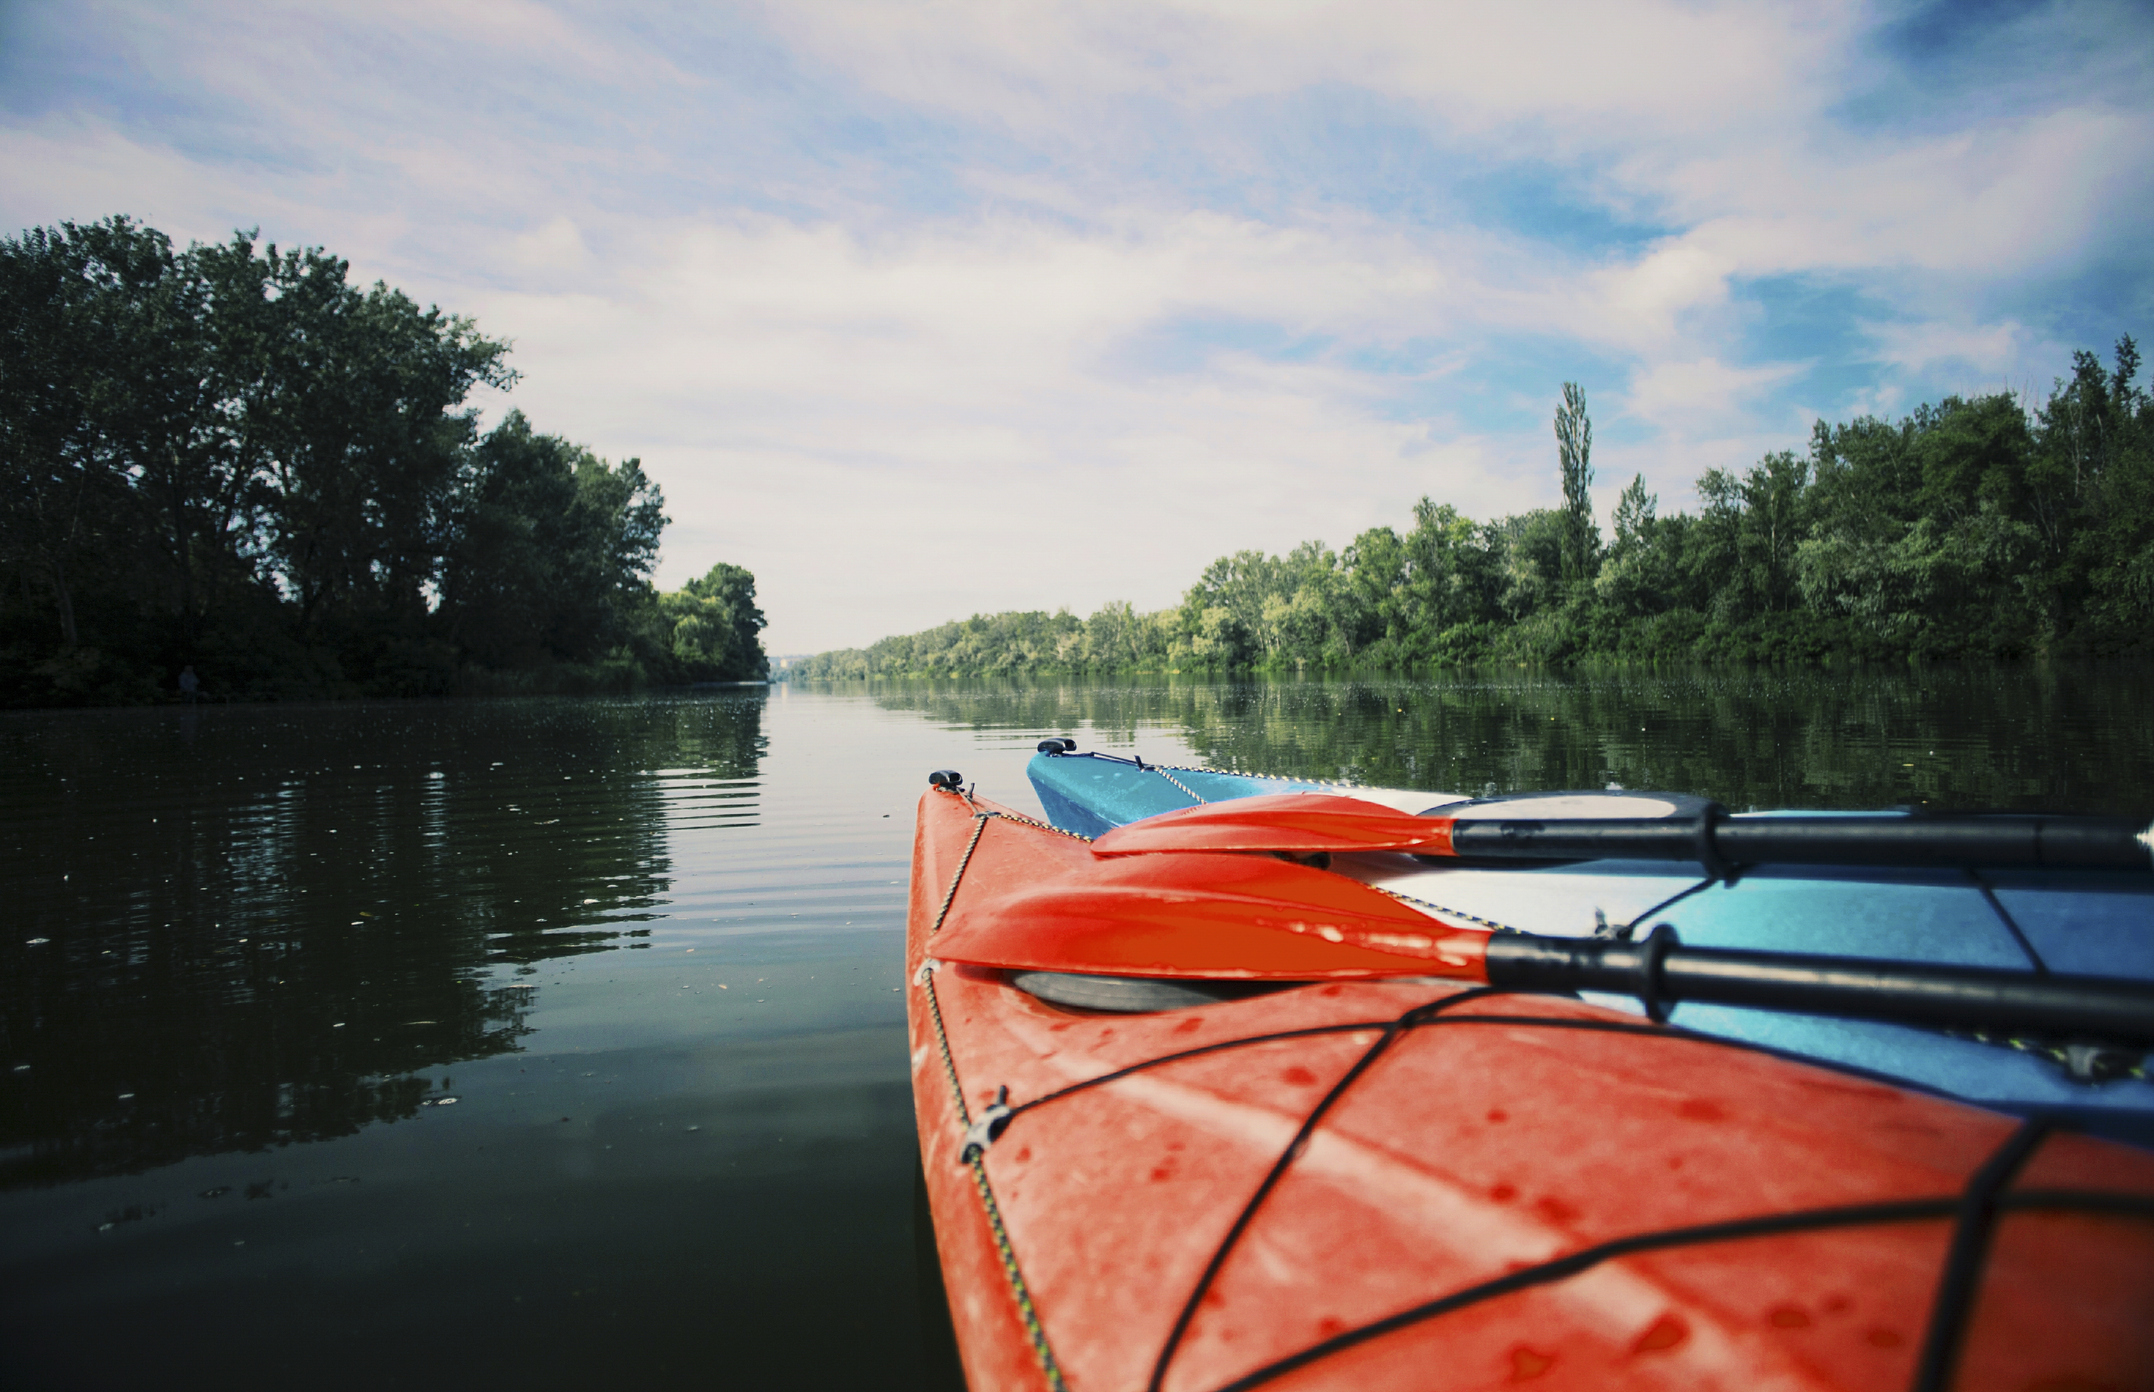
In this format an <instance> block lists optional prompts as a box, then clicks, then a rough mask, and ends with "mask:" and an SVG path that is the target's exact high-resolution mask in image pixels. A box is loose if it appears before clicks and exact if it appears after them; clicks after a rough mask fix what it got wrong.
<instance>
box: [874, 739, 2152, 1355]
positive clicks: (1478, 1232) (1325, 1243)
mask: <svg viewBox="0 0 2154 1392" xmlns="http://www.w3.org/2000/svg"><path fill="white" fill-rule="evenodd" d="M949 781H950V782H951V783H953V784H954V781H955V780H954V778H952V779H951V780H949ZM1151 860H1152V861H1153V862H1156V864H1155V865H1154V866H1153V867H1152V868H1144V866H1145V858H1143V857H1140V856H1136V855H1118V856H1107V855H1098V854H1095V852H1094V849H1093V847H1092V845H1091V844H1090V843H1088V842H1087V841H1085V840H1084V839H1083V838H1080V837H1076V836H1072V835H1070V834H1068V833H1065V832H1062V831H1058V830H1056V829H1054V828H1052V827H1049V826H1046V825H1044V824H1042V823H1039V822H1034V821H1031V820H1029V819H1027V818H1025V817H1023V816H1021V815H1020V814H1016V813H1013V812H1011V811H1009V810H1008V809H1006V808H1002V807H998V806H996V805H995V804H993V803H990V802H987V801H984V800H976V799H973V798H971V797H969V796H967V795H965V794H963V793H962V792H960V791H958V790H957V789H956V788H955V787H954V786H949V787H939V788H936V789H933V790H931V791H930V792H929V793H928V794H927V795H926V796H925V797H924V798H923V799H922V801H921V803H920V809H919V824H918V832H917V839H916V842H915V846H914V853H913V874H912V890H911V905H910V914H909V922H908V931H907V940H906V961H907V969H908V981H909V983H910V985H909V987H908V996H907V1002H908V1012H907V1013H908V1018H909V1021H910V1028H911V1045H912V1073H913V1097H914V1102H915V1107H916V1111H917V1115H918V1121H919V1128H920V1148H921V1154H922V1158H923V1163H924V1165H925V1169H926V1175H927V1187H928V1195H929V1201H930V1204H931V1207H932V1210H933V1214H934V1226H935V1236H936V1242H937V1247H938V1251H939V1254H940V1258H941V1261H942V1267H943V1274H944V1282H945V1286H946V1288H947V1290H948V1293H949V1298H950V1308H951V1315H952V1319H953V1323H954V1325H955V1328H956V1332H957V1336H958V1344H959V1348H960V1352H961V1354H962V1356H963V1360H964V1366H965V1373H966V1377H967V1379H968V1381H969V1382H970V1384H971V1386H972V1387H973V1388H975V1389H980V1390H981V1392H985V1390H986V1389H997V1392H1000V1389H1018V1388H1076V1389H1082V1392H1095V1389H1096V1390H1098V1392H1106V1390H1107V1389H1115V1390H1116V1392H1120V1389H1131V1392H1139V1390H1140V1389H1153V1390H1155V1392H1198V1390H1199V1389H1208V1390H1212V1392H1216V1390H1218V1389H1240V1388H1253V1387H1259V1386H1262V1387H1276V1388H1282V1389H1285V1388H1296V1389H1300V1388H1314V1387H1326V1388H1332V1387H1336V1388H1356V1389H1381V1388H1415V1389H1421V1388H1454V1387H1456V1388H1470V1387H1491V1388H1493V1387H1511V1386H1513V1385H1515V1384H1521V1383H1530V1384H1532V1385H1534V1386H1535V1387H1536V1388H1563V1387H1574V1388H1627V1387H1668V1388H1675V1387H1681V1388H1709V1387H1720V1388H1730V1389H1736V1388H1740V1389H1755V1388H1787V1389H1826V1388H1833V1389H1873V1388H1874V1389H1885V1388H1891V1389H1895V1390H1897V1389H1905V1388H1926V1389H1943V1388H1947V1387H1951V1388H1962V1389H1976V1388H1981V1389H1990V1388H1994V1389H2000V1390H2001V1389H2011V1390H2012V1392H2034V1390H2035V1389H2046V1390H2047V1392H2066V1390H2067V1389H2088V1390H2089V1392H2091V1390H2092V1389H2109V1388H2154V1154H2149V1153H2147V1152H2145V1151H2143V1150H2139V1149H2136V1148H2134V1147H2131V1146H2126V1145H2121V1144H2117V1143H2114V1142H2109V1141H2104V1140H2098V1139H2094V1138H2091V1137H2088V1136H2084V1135H2078V1134H2072V1133H2070V1132H2068V1131H2065V1130H2063V1129H2060V1128H2059V1127H2056V1126H2052V1125H2050V1124H2047V1123H2045V1122H2044V1121H2043V1120H2041V1119H2040V1118H2034V1119H2027V1118H2021V1117H2015V1116H2008V1115H2004V1114H2000V1113H1997V1112H1991V1111H1986V1110H1982V1109H1980V1108H1976V1107H1971V1106H1967V1105H1964V1104H1961V1103H1957V1102H1953V1101H1949V1100H1945V1099H1942V1098H1939V1097H1935V1096H1930V1095H1927V1094H1923V1093H1919V1092H1914V1091H1909V1090H1906V1089H1902V1088H1899V1087H1894V1086H1890V1085H1887V1084H1884V1083H1881V1082H1878V1081H1875V1080H1872V1079H1870V1078H1867V1077H1861V1076H1856V1075H1852V1074H1849V1073H1844V1072H1838V1071H1833V1070H1830V1069H1826V1068H1822V1067H1818V1066H1815V1065H1813V1064H1808V1063H1803V1062H1799V1061H1795V1060H1791V1059H1789V1058H1786V1057H1782V1056H1778V1055H1775V1054H1772V1053H1768V1052H1765V1051H1762V1050H1759V1049H1756V1048H1752V1047H1749V1046H1747V1045H1743V1044H1740V1043H1736V1042H1731V1041H1728V1040H1725V1039H1717V1038H1710V1037H1706V1036H1702V1035H1698V1034H1693V1033H1690V1032H1687V1031H1684V1030H1680V1029H1675V1028H1670V1027H1668V1026H1666V1025H1660V1024H1654V1023H1652V1022H1650V1021H1647V1020H1643V1019H1640V1018H1638V1017H1637V1016H1635V1015H1627V1014H1623V1013H1620V1012H1616V1011H1611V1010H1606V1009H1602V1008H1599V1007H1597V1006H1592V1005H1588V1004H1584V1003H1582V1002H1580V1001H1578V1000H1576V999H1571V998H1567V997H1564V996H1560V995H1541V994H1524V993H1519V992H1516V991H1507V990H1498V989H1494V988H1491V987H1488V986H1485V985H1480V986H1476V985H1473V984H1470V982H1469V981H1466V980H1457V979H1448V978H1453V977H1458V976H1460V975H1462V973H1463V972H1464V970H1465V969H1464V968H1460V967H1458V966H1457V965H1456V964H1457V963H1458V962H1459V961H1464V960H1467V959H1474V960H1478V959H1477V957H1476V952H1477V951H1478V949H1477V948H1476V949H1475V951H1467V950H1466V949H1465V948H1464V947H1462V946H1461V943H1462V942H1466V939H1467V938H1470V937H1471V935H1472V934H1473V933H1474V932H1475V931H1476V930H1475V929H1474V926H1473V925H1470V924H1447V923H1444V922H1442V921H1441V920H1440V919H1439V918H1436V917H1434V916H1432V915H1430V914H1428V913H1426V912H1424V911H1423V910H1421V909H1412V908H1401V907H1400V906H1399V905H1398V904H1397V903H1396V902H1395V901H1390V900H1384V899H1383V896H1381V894H1380V891H1377V890H1374V889H1370V888H1368V887H1367V886H1364V885H1361V884H1359V883H1356V882H1354V881H1352V880H1349V879H1348V878H1347V877H1345V876H1340V875H1333V874H1330V873H1329V872H1328V871H1326V870H1324V869H1321V868H1318V866H1317V865H1315V864H1294V863H1291V862H1289V861H1288V860H1286V859H1283V858H1281V857H1278V856H1275V855H1269V854H1262V855H1260V854H1247V853H1244V854H1232V853H1226V852H1215V851H1203V852H1199V853H1194V854H1188V855H1183V856H1181V857H1180V858H1178V859H1172V858H1169V857H1152V858H1151ZM1133 867H1135V868H1133ZM1260 879H1261V880H1262V881H1263V887H1264V888H1263V892H1264V894H1265V895H1268V896H1271V897H1269V898H1260V897H1259V896H1258V895H1257V893H1256V891H1255V890H1253V889H1251V888H1250V886H1251V885H1253V884H1255V883H1257V881H1258V880H1260ZM1208 885H1216V892H1212V891H1211V890H1208V889H1207V886H1208ZM1282 886H1283V887H1282ZM1280 896H1287V898H1294V902H1296V903H1301V904H1304V905H1306V906H1307V907H1306V910H1305V911H1304V912H1299V913H1298V915H1297V914H1283V913H1282V912H1281V911H1279V910H1278V909H1277V908H1276V905H1277V904H1279V903H1282V902H1285V899H1282V898H1281V897H1280ZM1295 896H1299V897H1298V898H1295ZM1356 896H1373V897H1371V898H1369V899H1367V900H1366V901H1365V902H1364V901H1363V900H1361V899H1359V898H1357V897H1356ZM1133 902H1134V903H1141V904H1143V905H1149V906H1150V907H1148V908H1144V909H1143V910H1142V911H1141V912H1138V911H1132V910H1131V909H1130V907H1129V906H1130V904H1132V903H1133ZM1251 905H1255V906H1257V907H1255V908H1251V907H1250V906H1251ZM1088 906H1089V907H1088ZM1258 914H1268V915H1270V916H1269V917H1266V918H1263V919H1262V922H1261V924H1259V926H1258V927H1255V928H1250V927H1247V926H1246V925H1247V924H1251V923H1257V922H1258V919H1257V918H1256V917H1252V915H1258ZM1401 914H1405V915H1408V918H1405V919H1400V918H1399V917H1398V916H1399V915H1401ZM1237 915H1239V916H1240V917H1237ZM1357 915H1358V916H1357ZM1394 920H1397V921H1394ZM1237 923H1241V924H1243V925H1244V927H1243V929H1242V930H1241V931H1242V938H1241V939H1240V940H1237V939H1236V938H1235V937H1234V933H1235V932H1236V931H1237V930H1236V927H1235V925H1236V924H1237ZM1334 924H1343V925H1345V927H1344V929H1335V928H1334V927H1333V925H1334ZM1371 925H1373V926H1371ZM1357 932H1358V934H1359V935H1358V937H1357V936H1356V933H1357ZM1462 934H1463V935H1466V937H1465V938H1462V937H1461V935H1462ZM1237 941H1246V942H1247V943H1248V944H1249V950H1250V956H1251V959H1252V961H1253V962H1255V963H1256V965H1255V966H1254V967H1251V968H1250V969H1247V970H1240V969H1237V968H1236V967H1235V965H1234V964H1233V963H1232V962H1228V961H1219V962H1211V963H1210V964H1209V965H1207V966H1205V967H1204V969H1203V970H1201V971H1197V970H1191V969H1189V967H1188V964H1187V958H1188V956H1189V954H1190V953H1196V954H1198V955H1203V954H1207V953H1210V954H1217V953H1220V952H1230V951H1231V949H1232V948H1233V945H1234V944H1235V943H1236V942H1237ZM1191 944H1195V945H1194V946H1191ZM1222 944H1224V945H1225V946H1224V947H1222V946H1221V945H1222ZM1470 945H1471V944H1469V946H1470ZM1108 959H1112V963H1115V964H1119V965H1115V966H1114V969H1113V970H1112V971H1103V970H1102V969H1101V964H1102V962H1103V961H1106V960H1108ZM1072 962H1074V963H1075V964H1076V965H1077V966H1079V967H1080V968H1082V969H1081V970H1076V971H1071V970H1065V969H1064V968H1065V967H1067V966H1068V965H1069V964H1070V963H1072ZM1289 978H1292V979H1289Z"/></svg>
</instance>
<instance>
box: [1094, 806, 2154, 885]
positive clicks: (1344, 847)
mask: <svg viewBox="0 0 2154 1392" xmlns="http://www.w3.org/2000/svg"><path fill="white" fill-rule="evenodd" d="M1092 851H1093V854H1095V855H1100V856H1125V855H1143V854H1149V853H1156V852H1168V851H1274V852H1288V853H1293V854H1313V853H1317V852H1326V853H1333V854H1337V853H1343V852H1352V851H1408V852H1411V853H1413V854H1415V855H1423V856H1440V857H1461V858H1470V859H1491V860H1696V861H1700V862H1702V863H1703V864H1704V865H1705V866H1706V867H1707V868H1708V869H1710V870H1713V871H1715V872H1716V873H1717V872H1719V871H1721V870H1723V869H1724V868H1725V867H1727V866H1731V865H1764V864H1782V865H1894V866H1917V867H1919V866H1979V867H1984V868H1999V869H2002V868H2050V869H2060V868H2069V869H2116V870H2148V869H2154V827H2148V826H2144V825H2141V824H2140V823H2137V822H2133V821H2129V820H2127V819H2125V818H2122V817H2052V816H2037V815H2027V814H2020V813H1996V814H1982V815H1975V816H1920V815H1917V816H1906V817H1881V816H1867V817H1866V816H1855V817H1850V816H1846V815H1809V814H1800V813H1797V814H1792V815H1788V816H1775V817H1756V818H1744V819H1740V820H1737V819H1733V818H1730V817H1729V816H1728V814H1727V812H1726V811H1725V809H1722V808H1720V807H1717V806H1709V807H1707V808H1706V809H1705V810H1704V811H1703V812H1700V813H1698V814H1695V815H1685V816H1674V817H1659V818H1650V819H1634V818H1600V817H1592V818H1543V819H1514V818H1503V817H1500V816H1492V817H1470V816H1441V815H1437V816H1424V817H1412V816H1408V815H1406V814H1405V813H1403V812H1395V811H1393V810H1392V809H1390V808H1388V807H1383V806H1379V805H1378V804H1375V803H1370V802H1363V801H1361V800H1360V799H1358V798H1354V797H1342V796H1338V795H1335V794H1330V793H1270V794H1265V795H1262V796H1259V797H1247V798H1235V799H1232V800H1230V801H1226V802H1214V803H1208V804H1206V805H1204V806H1202V807H1189V808H1183V809H1180V810H1177V811H1173V812H1162V813H1160V814H1159V815H1157V816H1154V817H1147V818H1145V819H1144V820H1143V821H1140V822H1132V823H1130V824H1129V825H1128V826H1123V827H1117V828H1115V829H1114V830H1113V831H1110V832H1108V833H1106V834H1105V835H1104V836H1101V837H1100V838H1099V839H1098V840H1096V841H1094V842H1093V843H1092Z"/></svg>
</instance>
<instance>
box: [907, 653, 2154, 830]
mask: <svg viewBox="0 0 2154 1392" xmlns="http://www.w3.org/2000/svg"><path fill="white" fill-rule="evenodd" d="M867 689H868V690H871V691H872V692H873V694H874V696H875V699H876V700H877V701H878V702H879V703H880V704H882V705H883V706H885V707H886V708H888V709H892V710H914V711H920V712H923V713H925V714H927V715H929V716H931V717H933V718H935V719H937V720H940V721H944V722H946V723H949V724H954V725H959V726H967V725H969V726H973V727H976V728H982V729H985V728H1016V729H1026V730H1036V731H1040V732H1042V733H1047V732H1057V733H1071V732H1076V731H1079V730H1088V731H1090V732H1092V739H1095V740H1103V741H1106V742H1109V743H1119V744H1125V745H1126V744H1130V743H1133V742H1134V743H1136V744H1138V745H1139V746H1140V747H1141V743H1142V735H1143V734H1144V733H1145V732H1146V731H1153V730H1159V729H1162V728H1164V729H1167V730H1170V731H1172V732H1174V733H1175V735H1176V736H1177V737H1178V738H1179V739H1181V740H1182V741H1183V742H1185V743H1186V744H1187V745H1188V746H1189V747H1190V748H1191V749H1192V750H1194V751H1196V752H1197V753H1198V754H1199V755H1200V756H1201V757H1202V758H1203V760H1204V761H1205V762H1206V763H1208V764H1210V765H1212V766H1214V767H1219V768H1231V769H1241V770H1248V771H1254V772H1265V773H1280V774H1290V775H1295V776H1300V777H1319V778H1340V779H1351V780H1356V781H1362V782H1370V783H1380V784H1389V785H1399V786H1407V787H1420V788H1431V789H1444V790H1458V791H1465V792H1472V793H1480V794H1487V793H1494V792H1513V791H1526V790H1534V789H1548V788H1579V787H1602V786H1605V785H1607V784H1609V783H1620V784H1622V785H1624V786H1625V787H1633V788H1667V789H1675V790H1681V791H1687V792H1698V793H1704V794H1707V795H1709V796H1713V797H1717V798H1719V799H1721V800H1722V801H1724V802H1726V803H1728V804H1729V805H1730V806H1733V807H1737V808H1747V807H1821V806H1825V807H1830V806H1839V807H1879V806H1895V805H1900V804H1917V805H1923V804H1926V805H1930V806H1933V807H1938V808H1946V807H1983V808H2027V809H2034V808H2048V809H2059V810H2062V809H2069V810H2076V811H2086V812H2100V811H2114V812H2132V813H2137V812H2144V811H2146V810H2147V807H2148V802H2147V791H2146V790H2147V789H2149V788H2154V723H2150V722H2149V721H2147V720H2146V718H2145V711H2146V709H2147V705H2148V698H2149V696H2150V695H2154V669H2150V668H2148V667H2146V666H2144V665H2135V666H2129V667H2124V666H2089V665H2071V664H2054V665H2040V664H2029V665H2024V666H2016V667H1983V668H1941V669H1928V670H1917V669H1905V668H1888V669H1864V670H1858V671H1816V670H1796V671H1778V670H1770V669H1736V670H1728V671H1704V672H1679V673H1666V672H1612V673H1611V672H1597V673H1542V672H1524V671H1520V672H1515V673H1501V672H1499V673H1487V672H1477V673H1458V674H1444V675H1439V676H1433V677H1428V678H1422V679H1414V680H1373V681H1323V680H1317V679H1308V680H1295V679H1287V680H1279V681H1248V682H1209V681H1202V680H1183V679H1177V678H1155V679H1152V680H1149V681H1127V680H1122V681H1114V682H1085V681H1063V682H1047V681H1041V682H1037V683H1014V682H1008V681H999V682H994V683H986V682H975V683H966V682H910V683H877V684H875V685H874V686H872V687H870V688H867Z"/></svg>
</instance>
